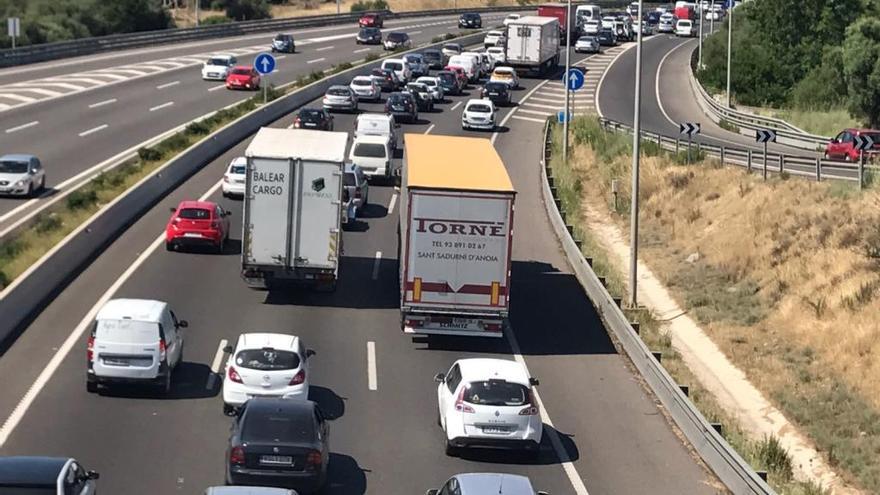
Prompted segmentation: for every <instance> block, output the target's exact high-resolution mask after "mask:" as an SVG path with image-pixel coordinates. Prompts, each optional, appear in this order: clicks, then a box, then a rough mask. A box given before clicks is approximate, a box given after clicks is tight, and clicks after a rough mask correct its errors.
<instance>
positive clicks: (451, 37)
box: [443, 33, 458, 41]
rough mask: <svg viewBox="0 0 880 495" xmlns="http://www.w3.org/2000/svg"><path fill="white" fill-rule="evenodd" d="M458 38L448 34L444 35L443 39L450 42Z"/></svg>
mask: <svg viewBox="0 0 880 495" xmlns="http://www.w3.org/2000/svg"><path fill="white" fill-rule="evenodd" d="M457 37H458V35H457V34H452V33H446V34H444V35H443V38H444V39H445V40H447V41H448V40H453V39H455V38H457Z"/></svg>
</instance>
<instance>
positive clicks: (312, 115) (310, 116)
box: [299, 110, 324, 121]
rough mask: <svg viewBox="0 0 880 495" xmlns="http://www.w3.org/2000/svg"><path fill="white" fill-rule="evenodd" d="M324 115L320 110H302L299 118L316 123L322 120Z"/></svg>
mask: <svg viewBox="0 0 880 495" xmlns="http://www.w3.org/2000/svg"><path fill="white" fill-rule="evenodd" d="M323 116H324V114H323V112H321V111H320V110H301V111H300V112H299V118H300V119H302V120H308V121H315V120H321V117H323Z"/></svg>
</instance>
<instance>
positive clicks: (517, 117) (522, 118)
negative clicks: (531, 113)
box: [511, 112, 574, 124]
mask: <svg viewBox="0 0 880 495" xmlns="http://www.w3.org/2000/svg"><path fill="white" fill-rule="evenodd" d="M571 114H572V115H574V112H571ZM511 118H512V119H516V120H527V121H529V122H537V123H539V124H543V123H544V121H545V120H546V119H535V118H532V117H523V116H522V115H514V116H513V117H511Z"/></svg>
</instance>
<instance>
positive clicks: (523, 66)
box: [506, 16, 560, 75]
mask: <svg viewBox="0 0 880 495" xmlns="http://www.w3.org/2000/svg"><path fill="white" fill-rule="evenodd" d="M559 32H560V31H559V20H558V19H556V18H555V17H538V16H526V17H520V18H519V19H517V20H515V21H512V22H511V23H510V24H508V25H507V52H506V55H507V65H509V66H511V67H513V68H514V69H516V70H517V72H520V73H537V74H540V75H544V74H545V73H547V72H551V71H553V70H554V69H555V68H556V66H557V65H558V64H559Z"/></svg>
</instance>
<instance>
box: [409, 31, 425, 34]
mask: <svg viewBox="0 0 880 495" xmlns="http://www.w3.org/2000/svg"><path fill="white" fill-rule="evenodd" d="M409 34H410V35H413V34H422V32H421V31H410V32H409Z"/></svg>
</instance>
